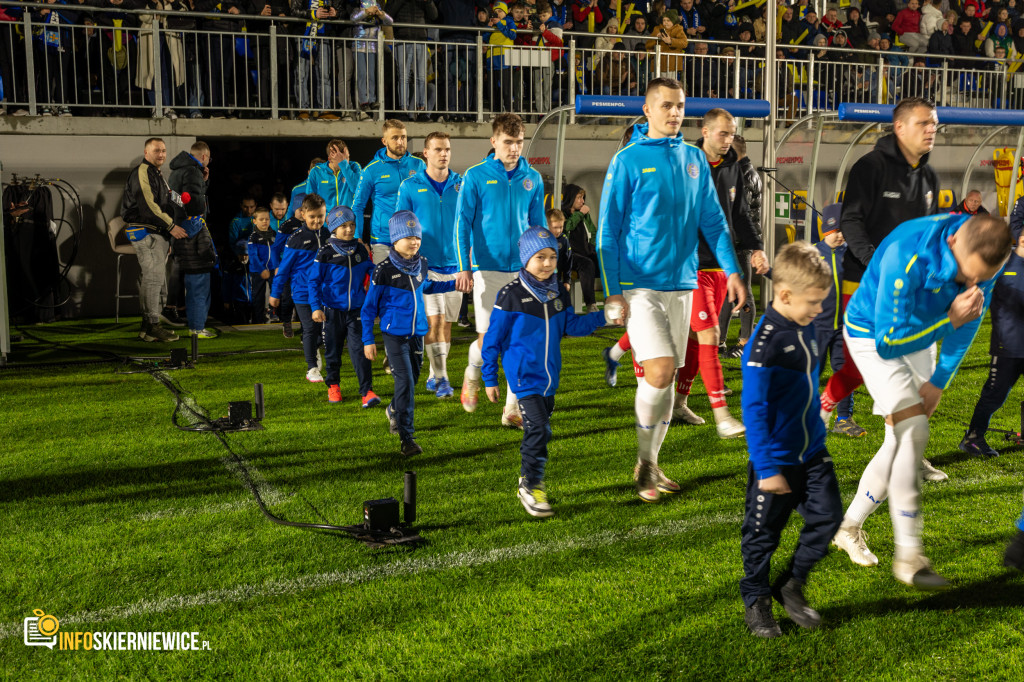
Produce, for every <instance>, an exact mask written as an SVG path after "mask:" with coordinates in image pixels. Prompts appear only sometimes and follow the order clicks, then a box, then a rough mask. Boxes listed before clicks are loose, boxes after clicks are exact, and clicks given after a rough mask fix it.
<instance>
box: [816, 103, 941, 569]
mask: <svg viewBox="0 0 1024 682" xmlns="http://www.w3.org/2000/svg"><path fill="white" fill-rule="evenodd" d="M892 118H893V132H892V133H890V134H888V135H885V136H883V137H882V138H880V139H879V140H878V142H877V143H876V144H875V148H874V150H873V151H870V152H868V153H867V154H865V155H864V156H862V157H861V158H860V160H858V161H857V163H855V164H854V165H853V168H852V169H851V170H850V178H849V180H848V181H847V183H846V192H845V195H844V198H843V207H842V212H841V214H840V218H839V230H840V231H841V232H842V233H843V237H844V238H845V239H846V242H847V245H848V248H847V251H846V256H845V257H844V258H843V291H842V305H843V308H844V309H845V308H846V306H847V304H848V303H849V300H850V297H851V296H853V293H854V292H855V291H856V290H857V287H858V286H859V285H860V280H861V278H862V277H863V276H864V271H865V270H866V269H867V266H868V264H869V263H870V262H871V258H872V256H873V255H874V252H875V249H876V248H877V247H878V245H879V244H881V243H882V240H883V239H885V238H886V237H887V236H888V235H889V233H890V232H892V231H893V230H894V229H895V228H896V226H897V225H899V224H901V223H903V222H906V221H907V220H911V219H913V218H920V217H923V216H928V215H934V214H936V213H938V212H939V205H938V196H939V177H938V174H937V173H936V172H935V170H934V169H933V168H932V167H931V166H929V165H928V157H929V154H930V152H931V150H932V148H933V147H934V146H935V131H936V128H937V126H938V115H937V114H936V112H935V105H934V104H932V103H931V102H929V101H928V100H924V99H920V98H917V97H907V98H905V99H903V100H901V101H900V103H899V104H898V105H896V108H895V109H894V110H893V112H892ZM863 383H864V380H863V379H862V378H861V375H860V372H859V371H858V370H857V366H856V364H855V363H854V361H853V358H852V357H848V358H847V360H846V362H845V363H844V364H843V367H842V369H840V370H839V371H838V372H836V373H835V374H833V375H832V376H831V377H830V378H829V380H828V384H827V385H826V386H825V390H824V391H822V393H821V416H822V419H823V420H824V421H825V422H826V426H827V425H828V420H829V419H830V418H831V414H832V411H833V410H834V409H835V407H836V405H838V404H839V401H841V400H842V399H843V398H845V397H846V396H848V395H850V393H852V392H853V391H854V389H856V388H857V387H858V386H860V385H861V384H863ZM895 443H896V441H895V435H894V433H893V429H892V424H889V423H887V424H886V427H885V442H884V443H883V444H882V447H883V448H886V447H895ZM924 477H925V479H927V480H930V481H941V480H944V479H946V478H947V476H946V474H944V473H943V472H941V471H939V470H938V469H935V468H934V467H932V465H931V464H930V463H929V462H928V460H924ZM836 537H837V538H839V536H838V535H837V536H836ZM847 539H848V540H849V544H850V546H852V547H853V548H854V550H856V549H857V547H859V545H861V544H863V539H862V538H861V537H860V535H858V534H853V535H851V536H850V537H849V538H847ZM839 547H840V548H841V549H845V550H846V551H848V552H851V550H850V549H848V548H847V547H846V546H844V544H839ZM855 553H856V551H854V552H851V556H854V554H855Z"/></svg>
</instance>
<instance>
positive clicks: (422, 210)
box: [395, 132, 462, 398]
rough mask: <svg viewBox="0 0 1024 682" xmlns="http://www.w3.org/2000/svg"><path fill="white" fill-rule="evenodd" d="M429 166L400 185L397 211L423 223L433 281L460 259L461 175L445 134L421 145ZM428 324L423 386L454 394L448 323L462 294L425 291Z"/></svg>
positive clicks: (450, 276) (449, 276)
mask: <svg viewBox="0 0 1024 682" xmlns="http://www.w3.org/2000/svg"><path fill="white" fill-rule="evenodd" d="M423 155H424V156H425V157H426V160H427V165H426V167H425V168H423V169H422V170H420V171H418V172H417V173H416V174H415V175H413V176H412V177H411V178H409V179H408V180H406V181H404V182H403V183H402V185H401V186H400V187H399V188H398V201H397V202H396V204H395V208H396V210H399V211H412V212H413V213H415V214H416V217H417V218H419V221H420V224H421V225H422V226H423V242H422V244H421V245H420V253H421V254H423V257H424V258H426V259H427V263H428V266H427V267H428V271H427V277H428V278H429V279H430V280H431V281H442V282H443V281H448V280H454V279H455V272H456V270H457V269H458V267H457V266H458V259H457V258H456V256H455V206H456V204H457V203H458V198H459V192H460V191H461V190H462V177H461V176H460V175H459V174H458V173H456V172H455V171H453V170H451V169H450V168H449V167H448V165H449V163H451V159H452V142H451V139H450V136H449V135H448V133H444V132H433V133H430V134H429V135H427V139H426V141H425V142H424V143H423ZM423 299H424V304H425V305H426V306H427V311H426V312H427V323H428V324H429V326H430V330H429V331H428V332H427V336H426V338H425V339H424V344H423V352H424V354H425V355H426V356H427V362H429V363H430V375H429V376H428V377H427V390H428V391H433V392H434V394H435V395H436V396H437V397H438V398H450V397H451V396H452V395H453V394H454V392H455V391H454V390H453V389H452V385H451V382H449V381H448V352H449V350H451V347H452V322H455V321H456V320H457V319H459V308H460V307H461V306H462V294H461V293H459V292H458V291H449V292H446V293H443V294H427V295H425V296H424V297H423Z"/></svg>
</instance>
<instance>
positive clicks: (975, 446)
mask: <svg viewBox="0 0 1024 682" xmlns="http://www.w3.org/2000/svg"><path fill="white" fill-rule="evenodd" d="M958 447H959V448H960V452H966V453H967V454H968V455H974V456H975V457H998V456H999V451H998V450H996V449H995V448H994V447H992V446H991V445H989V444H988V443H987V442H986V441H985V436H979V435H978V434H977V433H975V432H974V431H971V432H970V433H968V434H967V435H966V436H964V439H963V440H962V441H960V445H959V446H958Z"/></svg>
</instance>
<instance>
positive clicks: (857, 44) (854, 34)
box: [843, 7, 870, 50]
mask: <svg viewBox="0 0 1024 682" xmlns="http://www.w3.org/2000/svg"><path fill="white" fill-rule="evenodd" d="M843 31H844V32H845V33H846V40H847V42H848V43H849V44H850V47H854V48H856V49H858V50H861V49H864V46H865V45H867V44H868V33H870V31H869V30H868V25H867V23H866V22H865V21H864V19H862V18H861V16H860V9H858V8H856V7H851V8H850V9H848V10H847V11H846V23H845V24H844V25H843Z"/></svg>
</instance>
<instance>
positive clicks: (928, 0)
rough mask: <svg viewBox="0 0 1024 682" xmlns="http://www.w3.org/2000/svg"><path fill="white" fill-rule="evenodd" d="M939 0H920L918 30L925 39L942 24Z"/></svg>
mask: <svg viewBox="0 0 1024 682" xmlns="http://www.w3.org/2000/svg"><path fill="white" fill-rule="evenodd" d="M941 1H942V0H921V24H920V28H919V29H918V31H919V32H920V33H921V35H923V36H924V37H925V40H928V39H930V38H931V37H932V34H933V33H935V32H936V31H937V30H939V26H941V25H942V10H941V9H939V3H940V2H941Z"/></svg>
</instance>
